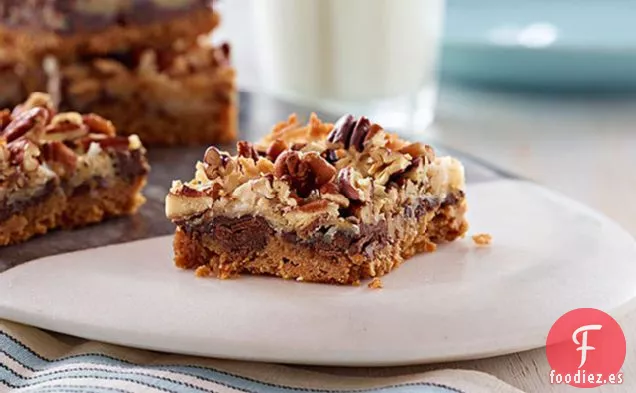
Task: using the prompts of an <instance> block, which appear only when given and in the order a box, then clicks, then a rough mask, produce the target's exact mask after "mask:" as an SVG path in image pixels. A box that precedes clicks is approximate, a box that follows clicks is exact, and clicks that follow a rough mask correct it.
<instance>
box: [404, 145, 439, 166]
mask: <svg viewBox="0 0 636 393" xmlns="http://www.w3.org/2000/svg"><path fill="white" fill-rule="evenodd" d="M399 151H400V153H402V154H408V155H410V156H411V157H412V158H416V157H426V159H427V161H428V162H431V161H434V160H435V152H433V149H432V148H431V147H430V146H428V145H424V144H422V143H420V142H415V143H411V144H409V145H406V146H404V147H402V148H401V149H400V150H399Z"/></svg>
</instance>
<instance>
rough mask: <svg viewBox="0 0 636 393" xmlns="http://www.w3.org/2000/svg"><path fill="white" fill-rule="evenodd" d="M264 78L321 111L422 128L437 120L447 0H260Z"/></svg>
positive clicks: (271, 87) (257, 16)
mask: <svg viewBox="0 0 636 393" xmlns="http://www.w3.org/2000/svg"><path fill="white" fill-rule="evenodd" d="M252 5H253V7H252V10H253V12H254V21H255V24H254V26H255V33H256V34H255V36H256V47H257V48H258V49H257V51H258V60H259V68H260V70H259V72H260V74H261V75H260V78H261V80H262V82H263V84H264V86H265V88H266V90H267V91H269V92H270V93H272V94H274V95H276V96H278V97H282V98H284V99H288V100H294V101H296V102H299V103H302V104H307V105H311V106H313V107H315V108H316V110H323V111H329V112H333V113H334V114H335V115H339V114H342V113H344V112H347V113H352V114H354V115H357V116H360V115H365V116H367V117H369V118H371V120H373V121H374V122H376V123H379V124H381V125H383V126H384V127H385V128H389V129H390V128H394V129H396V130H400V129H401V130H403V131H416V130H422V129H424V128H426V127H427V126H428V125H429V124H430V123H431V121H432V119H433V113H434V108H435V101H436V96H437V81H436V79H437V78H436V77H437V75H436V60H437V54H438V53H437V52H438V46H439V41H440V35H441V30H442V22H443V16H444V0H253V2H252Z"/></svg>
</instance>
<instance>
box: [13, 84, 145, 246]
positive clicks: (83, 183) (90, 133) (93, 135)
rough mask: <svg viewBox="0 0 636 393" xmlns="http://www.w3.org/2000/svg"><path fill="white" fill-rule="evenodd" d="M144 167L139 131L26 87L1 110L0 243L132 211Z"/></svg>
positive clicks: (140, 198)
mask: <svg viewBox="0 0 636 393" xmlns="http://www.w3.org/2000/svg"><path fill="white" fill-rule="evenodd" d="M148 171H149V166H148V163H147V160H146V157H145V150H144V148H143V146H142V145H141V143H140V141H139V138H137V137H136V136H117V135H116V132H115V128H114V127H113V125H112V124H111V123H110V122H109V121H107V120H106V119H104V118H102V117H100V116H97V115H94V114H86V115H81V114H79V113H75V112H68V113H57V110H56V108H55V106H54V105H53V102H52V101H51V98H50V96H48V95H46V94H42V93H33V94H31V95H30V96H29V98H28V99H27V100H26V101H25V102H24V103H23V104H21V105H19V106H17V107H16V108H15V109H13V111H10V110H8V109H5V110H3V111H0V246H2V245H7V244H13V243H18V242H21V241H25V240H27V239H29V238H31V237H32V236H35V235H38V234H43V233H46V232H47V231H48V230H50V229H54V228H74V227H78V226H83V225H87V224H91V223H96V222H99V221H102V220H103V219H105V218H107V217H112V216H121V215H128V214H132V213H134V212H135V211H136V210H137V209H138V207H139V206H140V205H141V204H142V203H143V202H144V198H143V196H142V195H141V189H142V188H143V186H144V185H145V182H146V176H147V173H148Z"/></svg>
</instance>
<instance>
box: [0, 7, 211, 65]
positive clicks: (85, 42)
mask: <svg viewBox="0 0 636 393" xmlns="http://www.w3.org/2000/svg"><path fill="white" fill-rule="evenodd" d="M219 20H220V18H219V15H218V14H216V13H214V12H213V11H212V10H211V9H209V8H205V9H197V10H195V11H192V12H190V13H187V14H185V15H180V16H178V17H175V18H173V19H172V20H170V21H160V22H156V23H149V24H135V25H130V26H119V25H117V24H113V25H112V26H111V27H109V28H107V29H105V30H102V31H99V32H94V33H86V32H84V33H78V34H75V35H59V34H56V33H51V32H46V31H32V30H25V29H10V28H6V27H0V39H2V38H5V39H10V40H12V41H14V42H15V43H16V45H17V47H19V48H21V49H22V50H23V51H25V53H30V54H32V55H34V56H36V57H42V56H45V55H48V54H52V55H55V56H57V57H58V58H60V59H63V60H73V59H76V58H78V57H81V56H86V55H89V56H91V55H105V54H108V53H113V52H126V51H130V50H135V49H137V48H154V49H171V48H173V47H174V45H175V43H178V45H182V46H183V45H185V46H191V45H193V44H194V43H195V42H196V41H197V39H198V37H199V36H200V35H202V34H206V33H208V32H210V31H211V30H213V29H214V28H215V27H216V26H217V25H218V24H219Z"/></svg>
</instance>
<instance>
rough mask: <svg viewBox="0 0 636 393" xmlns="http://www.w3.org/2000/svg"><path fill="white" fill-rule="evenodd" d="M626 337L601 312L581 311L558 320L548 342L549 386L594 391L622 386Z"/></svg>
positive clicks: (573, 311)
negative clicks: (604, 386)
mask: <svg viewBox="0 0 636 393" xmlns="http://www.w3.org/2000/svg"><path fill="white" fill-rule="evenodd" d="M625 353H626V344H625V335H624V334H623V330H622V329H621V327H620V325H619V324H618V322H616V321H615V320H614V318H612V317H611V316H609V315H608V314H606V313H604V312H603V311H601V310H597V309H594V308H579V309H576V310H572V311H570V312H568V313H566V314H565V315H563V316H562V317H561V318H559V319H558V320H557V321H556V322H555V323H554V325H552V329H550V333H549V334H548V340H547V342H546V355H547V357H548V362H549V363H550V366H551V368H552V370H551V371H550V383H553V384H568V385H571V386H575V387H579V388H592V387H596V386H601V385H605V384H620V383H623V374H622V373H621V367H622V366H623V363H624V362H625Z"/></svg>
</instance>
